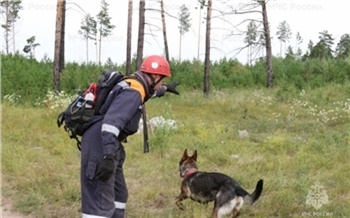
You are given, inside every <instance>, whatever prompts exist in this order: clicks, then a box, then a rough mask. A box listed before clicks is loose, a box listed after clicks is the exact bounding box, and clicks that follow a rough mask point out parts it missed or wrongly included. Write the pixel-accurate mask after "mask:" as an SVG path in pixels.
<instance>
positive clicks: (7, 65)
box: [1, 54, 350, 104]
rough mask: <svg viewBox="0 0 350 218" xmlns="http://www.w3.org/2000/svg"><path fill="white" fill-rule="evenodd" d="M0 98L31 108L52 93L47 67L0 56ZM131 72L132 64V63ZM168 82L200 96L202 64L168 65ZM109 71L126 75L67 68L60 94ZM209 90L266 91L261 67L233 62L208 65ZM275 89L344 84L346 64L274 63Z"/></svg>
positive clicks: (349, 71)
mask: <svg viewBox="0 0 350 218" xmlns="http://www.w3.org/2000/svg"><path fill="white" fill-rule="evenodd" d="M1 62H2V69H1V73H2V98H3V97H4V96H5V95H7V94H14V93H15V94H16V95H20V96H21V102H19V103H24V102H28V103H32V104H33V103H35V100H36V99H37V98H39V97H40V98H43V97H44V96H45V95H46V93H47V91H48V90H53V89H52V87H53V85H52V61H51V60H49V59H45V60H43V61H40V62H38V61H37V60H35V59H32V58H27V57H24V56H23V55H19V54H15V55H1ZM132 65H133V67H132V68H133V69H135V59H133V60H132ZM170 66H171V72H172V77H171V78H169V79H167V81H166V82H171V81H179V82H180V84H181V85H180V87H179V88H180V90H179V91H180V92H181V91H189V90H202V87H203V84H204V63H202V62H200V61H198V60H195V59H194V60H192V61H190V60H184V61H181V62H179V61H176V60H171V61H170ZM111 68H114V69H116V70H119V71H121V72H125V63H124V64H122V65H117V64H114V63H113V62H111V61H108V62H107V63H106V64H105V65H103V66H100V65H96V64H91V63H89V64H85V63H83V64H78V63H74V62H73V63H67V64H66V66H65V68H64V70H63V72H62V73H61V85H60V87H61V90H62V91H65V92H67V93H70V94H75V93H77V92H78V91H81V90H83V89H85V88H86V86H87V85H88V84H89V83H91V82H92V81H96V79H97V78H98V76H99V75H100V74H101V72H102V71H103V70H105V69H111ZM210 70H211V72H210V85H211V87H212V89H211V90H220V89H222V90H223V89H230V88H245V87H247V88H248V87H266V63H265V60H263V59H261V60H258V61H257V62H256V63H255V64H254V65H252V66H247V65H242V64H241V63H239V62H238V61H237V60H234V59H222V60H219V61H215V62H212V64H211V68H210ZM273 72H274V83H275V84H276V86H277V88H279V89H280V92H279V95H280V96H279V97H280V98H281V99H283V98H284V95H285V94H288V92H290V93H289V94H292V93H297V92H298V91H300V90H302V89H309V88H317V87H323V86H325V85H326V84H329V83H334V84H343V83H344V82H347V81H349V78H350V59H349V58H345V59H328V60H319V59H306V60H297V59H294V58H284V59H283V58H274V59H273Z"/></svg>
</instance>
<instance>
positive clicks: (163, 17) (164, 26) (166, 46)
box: [160, 0, 170, 63]
mask: <svg viewBox="0 0 350 218" xmlns="http://www.w3.org/2000/svg"><path fill="white" fill-rule="evenodd" d="M160 13H161V16H162V24H163V38H164V52H165V58H166V60H167V61H168V62H169V63H170V58H169V48H168V40H167V36H166V24H165V16H164V2H163V0H160Z"/></svg>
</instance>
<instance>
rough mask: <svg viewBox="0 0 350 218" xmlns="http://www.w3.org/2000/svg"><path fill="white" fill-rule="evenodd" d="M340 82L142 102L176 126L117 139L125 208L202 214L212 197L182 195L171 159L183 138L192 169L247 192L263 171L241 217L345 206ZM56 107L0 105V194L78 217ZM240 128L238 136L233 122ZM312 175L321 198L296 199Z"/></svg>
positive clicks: (48, 213) (74, 163)
mask: <svg viewBox="0 0 350 218" xmlns="http://www.w3.org/2000/svg"><path fill="white" fill-rule="evenodd" d="M349 91H350V88H349V85H347V86H346V85H343V86H332V85H330V86H327V87H325V88H322V89H316V90H312V91H306V92H298V91H294V92H291V91H290V90H279V89H278V88H275V89H260V90H253V89H244V90H243V89H242V90H237V89H235V90H224V91H222V92H213V93H211V96H210V98H208V99H206V98H204V97H203V94H202V93H201V92H199V91H192V92H186V93H181V95H180V96H174V95H170V94H169V95H167V96H165V97H164V98H162V99H154V100H151V101H150V102H148V104H147V113H148V114H147V115H148V118H152V117H155V116H163V117H164V118H165V119H173V120H176V121H177V124H178V128H177V129H175V130H169V129H166V128H155V129H153V131H151V132H150V135H149V142H150V153H148V154H143V152H142V151H143V148H142V146H143V144H142V140H143V137H142V134H136V135H133V136H131V137H129V140H128V143H126V144H125V149H126V153H127V158H126V162H125V170H124V171H125V175H126V180H127V184H128V188H129V201H128V204H127V216H128V217H129V218H130V217H131V218H132V217H142V218H144V217H159V218H164V217H167V218H172V217H174V218H178V217H180V218H181V217H183V218H188V217H193V218H197V217H198V218H202V217H210V214H211V210H212V206H213V204H212V203H210V204H209V205H207V206H205V205H201V204H198V203H196V202H192V201H191V200H186V201H184V205H185V207H186V210H184V211H181V210H179V209H177V208H176V206H175V205H174V200H175V198H176V196H177V195H178V194H179V193H180V188H179V187H180V184H181V178H180V177H179V172H178V162H179V160H180V158H181V156H182V153H183V151H184V149H185V148H187V149H189V152H190V153H191V152H193V151H194V150H195V149H196V150H197V151H198V164H199V168H200V170H203V171H218V172H222V173H225V174H227V175H230V176H232V177H234V178H235V179H236V180H238V181H239V182H240V183H241V185H242V186H243V187H244V188H246V189H247V190H248V191H249V192H252V191H253V189H254V188H255V185H256V183H257V181H258V180H259V179H260V178H262V179H264V190H263V193H262V196H261V198H260V199H259V200H258V202H257V203H256V204H255V205H254V206H253V207H251V206H248V205H244V206H243V208H242V210H241V216H242V217H301V216H302V215H303V214H306V213H311V214H312V213H316V212H317V213H332V215H333V217H340V216H343V217H347V216H350V208H349V206H348V202H349V201H350V191H349V190H350V185H349V183H348V179H349V172H350V164H349V156H350V128H349V127H350V125H349V121H350V99H349V97H348V96H349ZM62 109H63V108H53V109H51V108H50V107H44V108H43V107H38V108H23V107H21V106H15V105H13V104H10V103H6V102H4V103H3V105H2V171H3V177H2V179H3V190H2V191H3V195H4V196H5V197H6V198H11V199H12V200H13V202H14V206H15V208H16V209H17V210H19V211H21V212H22V213H24V214H33V215H35V216H36V217H67V218H68V217H69V218H71V217H80V216H81V215H80V198H81V197H80V184H79V167H80V153H79V151H78V150H77V149H76V145H75V142H74V140H70V139H69V138H68V136H67V135H66V133H65V132H64V131H63V129H58V128H57V125H56V116H57V114H58V113H59V112H60V110H62ZM244 129H245V130H247V131H248V133H249V137H248V138H243V139H241V138H240V137H239V134H238V131H239V130H244ZM316 182H320V183H321V184H322V185H323V187H324V190H325V191H326V193H327V195H328V200H329V202H328V204H325V205H323V206H322V207H321V208H320V209H319V210H316V209H314V208H313V207H312V206H310V205H307V204H306V197H307V195H308V191H309V190H310V189H311V187H312V186H313V185H314V184H315V183H316Z"/></svg>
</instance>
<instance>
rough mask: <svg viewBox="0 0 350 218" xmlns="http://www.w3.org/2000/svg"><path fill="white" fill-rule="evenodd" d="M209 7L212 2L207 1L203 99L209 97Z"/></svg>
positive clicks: (210, 0)
mask: <svg viewBox="0 0 350 218" xmlns="http://www.w3.org/2000/svg"><path fill="white" fill-rule="evenodd" d="M211 5H212V0H208V6H207V7H208V8H207V9H208V11H207V29H206V34H205V61H204V95H205V97H209V73H210V29H211V27H210V24H211Z"/></svg>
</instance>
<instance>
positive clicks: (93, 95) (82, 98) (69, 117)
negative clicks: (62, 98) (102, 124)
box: [57, 70, 124, 150]
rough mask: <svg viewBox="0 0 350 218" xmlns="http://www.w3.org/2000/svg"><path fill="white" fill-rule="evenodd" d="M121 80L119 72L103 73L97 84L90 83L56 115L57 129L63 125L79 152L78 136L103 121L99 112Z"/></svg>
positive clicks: (121, 76)
mask: <svg viewBox="0 0 350 218" xmlns="http://www.w3.org/2000/svg"><path fill="white" fill-rule="evenodd" d="M123 78H124V75H123V74H122V73H121V72H119V71H115V70H108V71H106V70H105V71H103V72H102V74H101V75H100V76H99V79H98V81H97V84H96V83H91V84H90V85H89V87H88V88H87V89H86V90H85V91H83V92H80V93H79V94H78V96H77V97H76V98H75V99H74V100H73V101H72V102H71V103H70V104H69V105H68V107H67V108H66V110H65V111H63V112H62V113H60V114H59V115H58V117H57V125H58V127H61V126H62V125H64V130H65V131H66V132H68V134H69V137H70V138H71V139H75V140H76V141H77V146H78V149H79V150H81V147H80V145H81V142H80V140H79V138H78V136H82V135H83V134H84V132H85V131H86V130H87V129H88V128H89V127H90V126H91V125H92V124H94V123H96V122H98V121H100V120H102V119H103V115H101V114H99V110H100V108H101V106H102V105H103V103H104V102H105V100H106V99H107V96H108V94H109V93H110V91H111V90H112V89H113V87H114V86H115V85H116V84H117V83H119V82H120V81H121V80H122V79H123Z"/></svg>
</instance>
